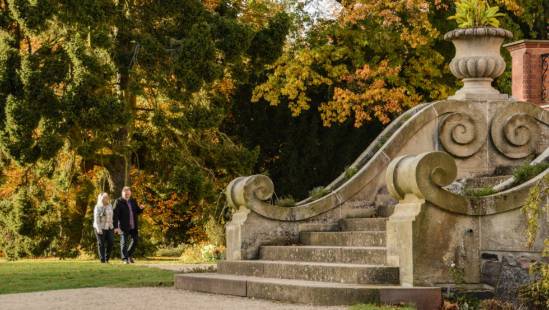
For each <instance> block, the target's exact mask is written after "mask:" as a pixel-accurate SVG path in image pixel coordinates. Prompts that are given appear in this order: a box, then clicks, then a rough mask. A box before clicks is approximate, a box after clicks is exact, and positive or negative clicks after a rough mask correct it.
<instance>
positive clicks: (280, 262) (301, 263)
mask: <svg viewBox="0 0 549 310" xmlns="http://www.w3.org/2000/svg"><path fill="white" fill-rule="evenodd" d="M219 263H221V264H227V263H228V264H231V263H235V264H240V263H246V264H274V265H297V266H318V267H348V268H398V267H394V266H387V265H374V264H351V263H326V262H307V261H288V260H264V259H255V260H225V261H220V262H219Z"/></svg>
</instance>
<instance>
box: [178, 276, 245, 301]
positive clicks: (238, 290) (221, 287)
mask: <svg viewBox="0 0 549 310" xmlns="http://www.w3.org/2000/svg"><path fill="white" fill-rule="evenodd" d="M174 282H175V283H174V285H175V288H178V289H184V290H190V291H197V292H204V293H214V294H223V295H233V296H242V297H245V296H247V289H246V280H245V279H242V278H238V277H232V278H231V277H219V276H218V275H217V274H216V273H187V274H177V275H175V281H174Z"/></svg>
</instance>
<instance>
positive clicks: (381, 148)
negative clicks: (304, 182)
mask: <svg viewBox="0 0 549 310" xmlns="http://www.w3.org/2000/svg"><path fill="white" fill-rule="evenodd" d="M495 105H498V106H501V108H498V109H497V110H496V111H504V110H505V111H506V112H501V113H496V115H495V117H494V118H493V120H491V121H490V122H487V121H486V119H485V116H483V115H486V112H485V111H481V110H480V109H479V107H478V105H476V104H475V103H474V102H468V101H455V100H443V101H437V102H433V103H429V104H425V105H422V106H421V107H420V108H419V110H417V111H414V112H413V113H409V114H408V113H407V114H405V116H406V117H404V118H402V119H401V120H402V121H401V123H399V124H398V126H396V127H397V128H396V129H395V128H394V127H395V126H391V127H392V130H394V132H392V131H391V132H392V135H389V134H388V132H385V131H384V133H385V134H386V135H389V138H388V139H386V141H383V143H382V141H381V140H379V141H378V140H375V141H377V143H376V142H374V143H372V145H370V146H369V147H368V148H367V149H366V151H365V152H363V153H362V154H361V155H360V156H359V158H358V159H357V160H356V161H355V162H354V163H353V165H352V166H353V167H356V168H357V172H356V173H355V174H354V175H353V176H352V177H350V178H345V177H344V176H343V175H341V176H340V177H338V178H337V179H336V180H337V181H334V182H333V183H332V184H330V187H329V189H330V191H331V192H330V193H329V194H327V195H326V196H323V197H321V198H319V199H315V200H313V199H311V198H308V199H305V200H303V201H300V202H298V203H297V205H296V207H293V208H287V207H278V206H276V205H273V204H271V203H270V201H268V200H270V199H271V197H272V194H273V192H274V186H273V184H272V181H271V180H270V179H269V178H268V177H267V176H250V177H240V178H237V179H235V180H233V181H232V182H231V183H230V184H229V186H228V188H227V198H228V202H229V203H230V204H231V205H233V206H235V207H236V209H238V208H239V207H240V206H245V207H246V208H248V209H250V210H252V211H254V212H256V213H258V214H260V215H262V216H264V217H266V218H270V219H275V220H282V221H299V220H305V219H309V218H312V217H314V216H317V215H319V214H322V213H324V212H327V211H329V210H331V209H334V208H337V207H339V206H341V205H342V204H343V203H345V202H346V201H349V200H351V199H353V197H355V196H356V195H357V194H358V193H360V192H361V191H362V190H363V189H364V188H367V187H369V186H376V187H377V186H378V185H374V182H376V183H375V184H377V182H378V181H377V180H378V179H380V178H382V177H383V173H384V172H385V169H386V168H387V166H388V165H389V162H390V161H391V160H393V159H394V158H396V157H398V156H400V155H402V147H401V146H402V145H404V144H406V143H407V142H408V141H410V140H413V139H415V136H416V135H417V134H418V132H419V131H420V130H421V129H422V128H424V127H425V126H427V124H429V123H432V122H434V121H438V122H439V125H438V140H439V142H440V144H441V145H442V147H444V149H445V150H446V151H447V152H448V153H450V154H452V155H453V156H455V157H456V158H467V157H468V156H472V155H473V154H476V153H478V152H479V151H480V150H481V149H482V150H484V151H483V152H486V148H488V147H489V146H488V145H487V144H488V143H493V144H494V147H495V148H496V149H498V150H499V151H500V152H501V153H502V154H503V155H505V157H508V158H511V159H513V157H512V156H513V155H512V154H511V156H509V154H510V151H508V150H506V149H503V148H502V147H501V146H498V145H499V144H501V143H510V142H506V140H504V139H506V138H505V137H504V134H505V132H504V130H507V132H509V129H504V128H503V126H502V125H501V124H505V122H502V121H501V119H504V120H505V118H502V117H500V116H499V115H500V114H501V115H504V116H505V115H507V116H512V115H515V114H527V115H529V116H531V117H532V118H533V119H535V121H536V122H538V124H539V126H541V127H544V126H547V125H549V113H547V111H543V110H542V109H539V107H536V106H535V105H533V104H529V103H524V102H509V101H501V102H494V106H495ZM519 121H522V120H521V119H519ZM514 122H515V124H516V123H517V121H516V120H515V121H514ZM488 124H490V127H489V128H490V129H489V130H488V128H487V127H488ZM507 127H511V126H507ZM518 127H519V129H518V132H523V131H524V130H525V129H520V126H518ZM388 129H389V128H388ZM541 131H542V130H540V132H541ZM488 134H490V135H491V137H492V139H487V135H488ZM522 134H524V133H522ZM532 134H538V135H539V134H540V133H539V132H537V133H536V132H532ZM382 135H383V134H382ZM533 139H534V141H535V139H536V138H533ZM525 140H526V139H525V138H523V137H522V138H521V137H520V136H519V137H516V138H515V143H519V142H524V141H525ZM528 141H529V142H528V143H527V145H528V152H533V151H534V148H535V147H537V146H535V145H534V143H531V142H530V141H531V140H528ZM535 151H536V152H540V150H535ZM378 176H379V177H378ZM513 190H520V189H519V187H512V188H511V189H509V190H508V191H513ZM376 191H377V189H376ZM508 191H505V192H501V193H497V194H496V195H492V196H487V197H489V198H474V199H473V198H471V199H467V201H468V203H467V204H466V206H465V207H463V206H461V204H459V205H460V206H457V205H455V206H454V207H452V208H448V210H449V211H452V212H457V213H462V214H471V215H475V214H476V215H478V214H490V212H501V210H507V209H514V208H518V207H520V205H517V204H513V203H511V204H508V205H505V204H504V203H503V202H502V203H501V206H500V207H488V206H489V205H491V203H488V202H486V201H488V200H490V201H492V202H495V201H499V200H498V199H500V198H497V199H496V198H494V197H495V196H498V195H502V196H498V197H505V195H507V194H509V193H508ZM374 192H375V191H374ZM505 193H507V194H505ZM464 199H465V198H464ZM485 200H486V201H485ZM483 201H485V202H483ZM433 203H435V202H433ZM440 207H441V208H445V206H444V205H442V206H440ZM498 210H500V211H498Z"/></svg>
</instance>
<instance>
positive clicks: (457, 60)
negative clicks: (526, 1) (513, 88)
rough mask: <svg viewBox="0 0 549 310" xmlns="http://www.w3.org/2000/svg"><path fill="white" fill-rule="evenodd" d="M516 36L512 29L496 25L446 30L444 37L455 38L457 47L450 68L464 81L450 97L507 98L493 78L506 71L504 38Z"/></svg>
mask: <svg viewBox="0 0 549 310" xmlns="http://www.w3.org/2000/svg"><path fill="white" fill-rule="evenodd" d="M512 37H513V34H512V33H511V32H510V31H508V30H505V29H501V28H493V27H484V28H465V29H456V30H452V31H450V32H448V33H446V34H445V35H444V39H445V40H449V41H452V43H453V44H454V46H455V48H456V56H455V57H454V59H452V61H451V62H450V71H452V74H454V75H455V76H456V77H457V78H458V79H461V80H462V81H463V88H461V89H460V90H458V91H457V92H456V94H455V95H454V96H453V97H450V98H452V99H476V98H486V99H490V98H494V99H499V98H503V97H505V98H506V97H507V96H506V95H502V94H500V93H499V91H497V90H496V89H495V88H493V87H492V81H493V80H494V79H495V78H497V77H498V76H500V75H501V74H502V73H503V71H505V60H503V57H501V53H500V49H501V45H502V44H503V41H504V40H505V39H506V38H512Z"/></svg>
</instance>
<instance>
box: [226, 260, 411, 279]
mask: <svg viewBox="0 0 549 310" xmlns="http://www.w3.org/2000/svg"><path fill="white" fill-rule="evenodd" d="M217 272H218V273H222V274H233V275H243V276H254V277H264V278H278V279H293V280H306V281H322V282H337V283H356V284H399V283H400V282H399V269H398V267H387V266H381V265H364V264H335V263H313V262H290V261H267V260H240V261H220V262H219V263H218V264H217Z"/></svg>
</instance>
